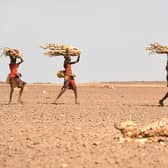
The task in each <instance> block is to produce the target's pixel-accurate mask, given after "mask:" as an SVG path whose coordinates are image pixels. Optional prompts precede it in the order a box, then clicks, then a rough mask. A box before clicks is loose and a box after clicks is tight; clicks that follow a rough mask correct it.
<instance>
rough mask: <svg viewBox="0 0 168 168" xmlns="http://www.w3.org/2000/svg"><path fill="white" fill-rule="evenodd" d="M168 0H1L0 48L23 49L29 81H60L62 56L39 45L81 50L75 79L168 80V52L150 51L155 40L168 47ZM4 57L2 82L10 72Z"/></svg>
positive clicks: (0, 66) (0, 61)
mask: <svg viewBox="0 0 168 168" xmlns="http://www.w3.org/2000/svg"><path fill="white" fill-rule="evenodd" d="M167 7H168V1H167V0H0V21H1V26H0V46H2V47H3V46H7V47H11V48H17V49H19V50H20V51H21V52H22V54H23V55H24V60H25V62H24V63H23V64H22V65H20V68H19V71H20V72H21V73H22V74H23V79H24V80H26V81H27V82H56V83H60V82H62V79H58V78H57V77H56V75H55V74H56V72H57V71H58V70H61V69H63V66H62V64H63V58H62V57H54V58H50V57H47V56H44V55H43V54H42V52H43V50H42V49H41V48H40V47H39V46H40V45H42V44H45V43H63V44H70V45H73V46H75V47H78V48H80V49H81V61H80V63H78V64H75V65H73V72H74V73H75V74H76V75H77V78H76V80H77V82H80V83H82V82H99V81H131V80H138V81H142V80H143V81H146V80H165V74H166V72H165V64H166V55H162V56H161V55H148V54H147V52H146V51H145V48H146V47H147V46H148V45H149V44H150V43H151V42H155V41H157V42H159V43H161V44H163V45H168V21H167V18H168V10H167ZM8 63H9V59H8V58H5V57H2V58H0V72H1V73H0V81H4V80H5V79H6V75H7V74H8V72H9V68H8Z"/></svg>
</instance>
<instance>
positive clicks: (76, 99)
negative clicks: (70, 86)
mask: <svg viewBox="0 0 168 168" xmlns="http://www.w3.org/2000/svg"><path fill="white" fill-rule="evenodd" d="M73 91H74V95H75V104H79V102H78V93H77V87H75V88H74V90H73Z"/></svg>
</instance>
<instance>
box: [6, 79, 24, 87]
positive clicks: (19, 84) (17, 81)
mask: <svg viewBox="0 0 168 168" xmlns="http://www.w3.org/2000/svg"><path fill="white" fill-rule="evenodd" d="M9 84H10V86H11V87H12V88H23V87H24V85H25V84H26V82H24V81H22V80H21V79H20V78H19V77H10V79H9Z"/></svg>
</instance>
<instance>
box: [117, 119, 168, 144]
mask: <svg viewBox="0 0 168 168" xmlns="http://www.w3.org/2000/svg"><path fill="white" fill-rule="evenodd" d="M114 127H115V128H116V129H119V130H120V131H121V133H122V135H123V137H124V138H125V139H129V140H130V139H134V140H140V139H142V140H144V141H145V142H147V141H151V140H152V138H154V139H153V140H156V138H157V137H159V139H161V138H160V137H166V138H167V141H168V119H167V118H163V119H161V120H159V121H156V122H153V123H151V124H149V125H146V126H144V127H142V128H139V127H138V126H137V124H136V123H135V122H133V121H124V122H121V123H116V124H115V125H114Z"/></svg>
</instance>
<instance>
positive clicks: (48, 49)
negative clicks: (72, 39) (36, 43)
mask: <svg viewBox="0 0 168 168" xmlns="http://www.w3.org/2000/svg"><path fill="white" fill-rule="evenodd" d="M40 47H41V48H43V49H45V52H44V54H45V55H48V56H66V54H67V49H69V52H70V56H79V55H80V50H79V49H78V48H75V47H73V46H70V45H63V44H46V45H44V46H40Z"/></svg>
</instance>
